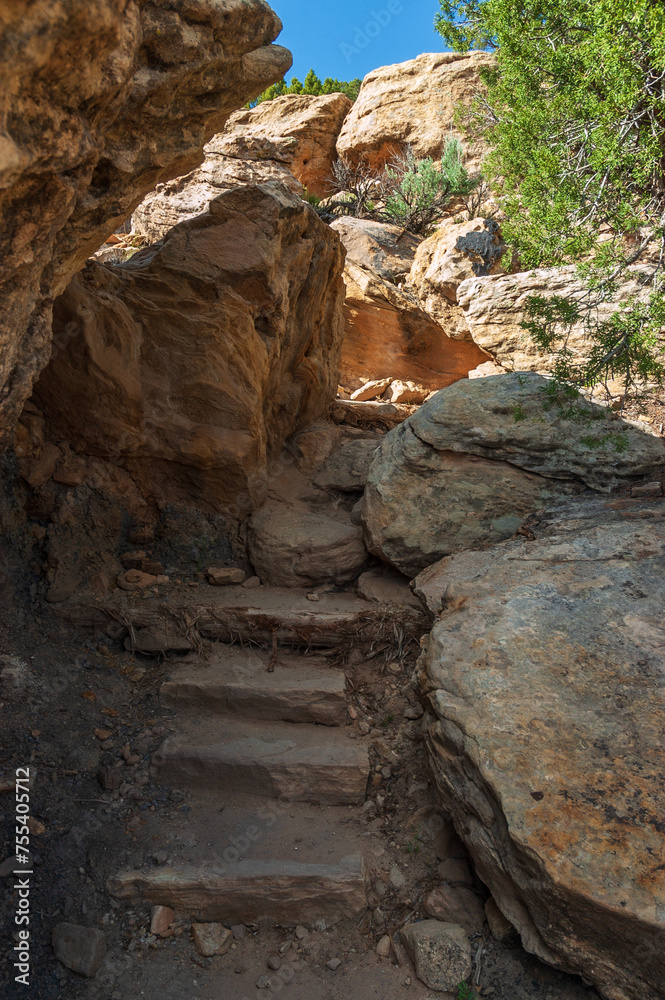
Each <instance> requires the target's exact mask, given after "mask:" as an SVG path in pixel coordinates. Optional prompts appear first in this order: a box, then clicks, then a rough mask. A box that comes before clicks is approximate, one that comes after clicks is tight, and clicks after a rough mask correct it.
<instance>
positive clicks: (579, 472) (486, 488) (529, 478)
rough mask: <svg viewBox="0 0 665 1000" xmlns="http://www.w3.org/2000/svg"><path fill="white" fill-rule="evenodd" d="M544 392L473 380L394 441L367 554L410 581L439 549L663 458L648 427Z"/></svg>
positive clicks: (516, 523) (383, 454)
mask: <svg viewBox="0 0 665 1000" xmlns="http://www.w3.org/2000/svg"><path fill="white" fill-rule="evenodd" d="M547 385H548V382H547V380H546V379H544V378H542V377H541V376H539V375H535V374H525V375H517V374H510V375H501V376H496V377H490V378H485V379H477V380H473V381H470V380H466V381H464V382H460V383H458V384H457V385H455V386H451V387H450V388H448V389H446V390H444V391H443V392H440V393H437V394H436V395H435V396H433V397H432V398H431V399H430V400H428V401H427V403H425V404H424V405H423V406H422V407H420V408H419V410H417V411H416V413H414V414H413V415H412V416H411V417H409V419H408V420H407V421H405V423H404V424H402V425H400V426H399V427H397V428H395V430H393V431H391V432H390V433H389V434H388V435H386V437H385V439H384V442H383V444H382V446H381V449H380V450H379V451H378V452H377V455H376V456H375V458H374V461H373V463H372V466H371V468H370V473H369V477H368V483H367V488H366V490H365V497H364V501H363V512H362V519H363V524H364V526H365V542H366V544H367V547H368V549H369V551H370V552H373V553H374V554H375V555H379V556H380V557H381V558H383V559H385V560H386V561H388V562H390V563H392V564H393V565H394V566H395V567H396V568H397V569H399V570H400V571H401V572H403V573H406V574H407V575H410V576H414V575H415V574H416V573H417V572H418V571H419V570H421V569H424V568H425V567H426V566H427V565H430V564H431V563H432V562H435V561H436V558H437V553H438V554H439V557H441V556H443V555H449V554H450V553H452V552H459V551H461V550H463V549H471V548H482V547H484V546H485V545H490V544H492V543H495V542H499V541H502V540H503V539H506V538H509V537H510V536H511V535H513V534H514V533H515V531H517V529H518V528H519V527H520V525H521V523H522V521H523V519H524V517H525V516H526V515H527V514H529V513H531V512H533V511H535V510H538V509H540V508H541V507H544V506H547V505H548V504H551V503H552V501H555V500H556V499H557V498H562V497H564V496H566V495H570V494H571V493H576V492H580V491H581V490H582V489H584V488H585V487H591V488H593V489H596V490H607V489H609V488H610V487H611V486H612V485H614V484H616V483H618V482H622V481H623V482H625V481H630V478H631V477H632V476H638V475H639V476H642V475H645V474H646V472H647V470H650V469H654V468H659V467H662V465H663V464H664V463H665V444H664V443H663V441H662V439H660V438H657V437H655V436H654V435H653V434H651V433H649V432H648V431H647V428H646V427H642V426H641V425H637V424H632V423H629V422H627V421H624V420H621V419H620V418H618V417H617V416H616V415H615V414H613V412H612V411H610V410H606V409H604V408H602V407H599V406H597V405H596V404H591V403H587V402H585V401H584V400H582V399H580V400H579V401H578V403H577V404H576V406H577V409H576V410H575V412H573V413H567V412H566V409H567V408H568V407H569V403H567V404H566V408H564V407H562V406H559V405H557V403H556V401H555V402H554V403H550V402H548V397H547V396H545V395H543V392H542V390H543V389H544V388H546V387H547Z"/></svg>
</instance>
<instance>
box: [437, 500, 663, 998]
mask: <svg viewBox="0 0 665 1000" xmlns="http://www.w3.org/2000/svg"><path fill="white" fill-rule="evenodd" d="M664 515H665V508H663V505H662V503H659V502H652V503H651V504H649V503H646V502H637V501H634V500H630V499H623V498H612V499H605V498H594V499H593V500H592V501H589V502H587V503H580V502H579V501H577V502H569V503H567V504H565V505H564V506H563V507H561V508H560V509H558V510H557V509H555V510H553V511H552V512H550V513H548V514H546V515H544V516H543V517H540V518H538V517H535V518H533V519H532V520H531V521H530V525H529V526H530V529H531V532H532V534H533V535H535V538H533V539H532V540H527V539H526V538H521V539H519V540H515V541H511V542H507V543H505V544H503V545H499V546H495V547H494V548H493V549H490V550H488V551H485V552H468V553H462V554H458V555H454V556H451V557H449V558H447V559H443V560H442V561H441V562H440V563H439V564H437V566H434V567H432V568H431V569H430V570H429V571H427V572H426V573H424V574H422V575H421V577H420V578H419V581H418V584H419V586H418V589H419V590H420V592H421V593H422V594H423V595H424V596H425V595H426V596H427V599H428V603H429V605H430V607H432V608H433V609H434V608H435V607H436V608H440V607H441V605H442V604H443V607H444V613H443V616H442V618H441V620H440V621H439V622H437V624H436V625H435V626H434V629H433V631H432V634H431V636H430V639H429V642H428V645H427V647H426V649H425V652H424V654H423V656H422V658H421V663H420V672H421V690H422V693H423V694H424V695H425V696H426V698H428V700H429V705H430V710H431V713H432V717H431V719H430V725H429V729H428V743H429V751H430V756H431V762H432V765H433V769H434V773H435V776H436V781H437V784H438V786H439V790H440V793H441V796H442V799H443V805H444V808H445V809H446V810H448V811H450V812H451V814H452V816H453V818H454V820H455V825H456V827H457V829H458V831H459V832H460V834H461V835H462V837H463V839H464V841H465V843H466V845H467V847H468V848H469V851H470V852H471V855H472V857H473V860H474V863H475V867H476V870H477V872H478V875H479V876H480V878H481V879H482V880H483V882H484V883H485V884H486V885H487V886H488V887H489V888H490V890H491V892H492V895H493V896H494V898H495V899H496V901H497V903H498V904H499V906H500V908H501V911H502V912H503V913H504V914H505V916H506V917H507V918H508V919H509V920H510V922H511V923H512V924H513V925H514V926H515V927H516V928H518V930H519V932H520V934H521V936H522V941H523V943H524V946H525V947H526V948H527V950H529V951H531V952H533V953H534V954H536V955H538V956H540V957H541V958H542V959H543V960H544V961H546V962H548V963H550V964H551V965H555V966H558V967H559V968H562V969H565V970H567V971H569V972H575V973H579V974H581V975H583V976H584V977H585V979H587V980H590V981H591V982H593V984H594V985H595V986H596V987H597V988H598V989H599V990H600V992H601V993H602V995H603V996H605V997H607V998H610V1000H643V998H644V997H647V996H649V997H654V998H655V997H662V996H663V995H664V994H663V978H664V974H665V880H664V877H663V870H662V858H663V856H664V854H665V830H664V828H663V822H662V816H663V809H664V805H665V802H664V800H665V791H664V789H663V772H664V769H665V759H664V754H663V741H662V733H663V729H664V728H665V705H664V703H663V692H664V690H665V687H664V678H665V655H664V649H665V646H664V642H665V631H664V629H663V617H662V608H663V600H664V599H665V593H664V586H663V574H662V566H663V559H664V558H665V516H664Z"/></svg>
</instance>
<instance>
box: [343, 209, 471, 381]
mask: <svg viewBox="0 0 665 1000" xmlns="http://www.w3.org/2000/svg"><path fill="white" fill-rule="evenodd" d="M332 228H333V229H334V230H336V232H338V233H339V235H340V237H341V240H342V243H343V244H344V246H345V248H346V250H347V258H346V266H345V270H344V282H345V285H346V299H345V303H344V312H345V319H346V332H345V335H344V344H343V347H342V359H341V372H340V377H341V380H342V384H343V385H344V386H346V387H347V388H351V389H356V388H358V387H359V386H361V385H362V384H363V382H365V381H367V379H368V378H371V379H383V378H389V379H403V380H410V381H414V382H416V383H418V385H421V386H424V387H425V388H426V389H430V390H434V389H441V388H443V387H444V386H446V385H451V384H452V383H453V382H456V381H457V380H458V379H461V378H466V376H467V373H468V372H469V371H470V370H471V369H473V368H475V367H476V366H477V365H479V364H481V363H482V362H483V361H485V360H487V358H486V355H484V354H483V353H482V351H480V350H479V349H478V348H477V347H476V346H475V345H474V344H461V343H459V342H457V341H456V340H454V339H452V336H449V335H448V334H449V333H451V334H452V332H453V330H454V325H453V323H449V324H448V325H447V328H446V329H445V330H444V329H442V327H441V326H440V325H439V324H438V323H437V322H435V321H434V320H433V319H432V318H431V317H430V316H428V315H427V314H426V313H425V312H423V310H422V309H421V308H420V306H419V303H418V301H417V299H416V298H415V297H414V296H413V295H410V294H408V293H407V292H406V291H405V290H404V289H403V287H401V286H402V283H403V280H404V279H405V277H406V275H407V274H408V271H409V268H410V266H411V264H412V262H413V259H414V256H415V254H416V251H417V246H418V241H417V239H416V238H415V237H413V236H409V235H406V236H405V235H404V234H403V233H402V231H401V230H400V229H399V228H398V227H397V226H391V225H387V224H384V223H379V222H369V221H367V220H365V219H338V220H336V221H335V222H333V224H332ZM400 279H402V280H400Z"/></svg>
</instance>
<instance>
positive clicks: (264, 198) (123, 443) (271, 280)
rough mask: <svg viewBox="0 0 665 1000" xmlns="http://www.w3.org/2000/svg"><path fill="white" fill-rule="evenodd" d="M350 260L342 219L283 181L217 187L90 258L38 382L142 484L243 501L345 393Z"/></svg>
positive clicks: (171, 493)
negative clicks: (273, 460) (126, 244)
mask: <svg viewBox="0 0 665 1000" xmlns="http://www.w3.org/2000/svg"><path fill="white" fill-rule="evenodd" d="M342 268H343V251H342V248H341V245H340V243H339V240H338V239H337V237H336V235H335V234H334V233H332V232H331V230H330V228H329V227H328V226H326V225H325V223H323V222H322V221H321V220H320V219H319V218H318V216H317V215H316V212H315V211H314V210H313V209H312V208H311V207H310V206H309V205H307V204H306V203H305V202H303V201H302V200H301V199H300V198H297V197H295V196H294V195H293V194H292V193H291V192H290V191H288V190H287V189H286V188H284V187H283V186H282V185H280V184H266V185H259V186H255V187H245V188H238V189H236V190H232V191H229V192H227V193H226V194H223V195H220V196H219V197H218V198H216V199H215V200H214V201H212V202H211V203H210V205H209V206H208V210H207V212H206V213H205V214H203V215H200V216H198V217H197V218H195V219H191V220H189V221H188V222H184V223H182V224H181V225H179V226H177V227H176V228H175V229H173V230H171V231H170V233H169V234H168V235H167V236H166V237H165V238H164V240H162V241H161V242H160V243H158V244H156V245H154V246H153V247H149V248H146V249H145V250H143V251H141V252H139V253H137V254H136V255H135V256H134V257H133V258H132V259H131V260H130V261H129V262H128V263H126V264H124V265H121V266H117V267H116V266H113V265H100V264H97V263H90V264H88V266H87V267H86V268H85V270H84V271H83V272H82V273H81V274H80V275H79V276H77V277H76V278H75V279H74V280H73V281H72V283H71V284H70V286H69V288H68V289H67V291H66V292H65V294H64V295H63V296H62V297H61V298H60V299H59V300H58V302H57V304H56V310H55V317H54V322H55V337H56V342H57V344H58V345H59V350H58V351H57V353H56V354H55V355H54V357H53V359H52V360H51V362H50V364H49V366H48V367H47V368H46V369H45V371H44V372H43V374H42V376H41V378H40V380H39V382H38V384H37V386H36V387H35V399H36V401H37V403H38V405H39V406H40V408H41V410H42V412H43V413H44V414H45V416H46V419H47V425H48V427H49V430H50V434H51V435H52V437H55V439H56V440H61V439H65V440H69V441H70V442H71V443H72V445H73V446H74V448H75V449H76V450H78V451H80V452H85V453H88V454H93V455H100V456H105V457H108V456H110V457H111V458H112V459H113V460H114V461H115V463H116V464H119V465H123V466H124V467H125V468H126V469H127V470H129V471H130V473H131V474H132V476H133V477H134V479H135V481H136V482H137V483H139V485H140V486H141V488H142V490H143V492H144V493H145V494H146V495H149V496H152V495H157V496H161V497H163V498H165V499H166V500H170V501H172V502H184V503H193V504H196V505H198V506H199V507H200V508H202V509H208V510H210V509H211V510H213V511H224V512H227V513H229V514H232V515H233V516H236V515H237V516H241V517H242V516H245V515H246V514H248V513H249V512H250V511H251V510H252V509H254V508H255V507H257V506H259V505H260V504H261V503H262V502H263V501H264V499H265V497H266V489H267V463H268V460H269V458H270V456H272V455H276V454H277V453H278V452H279V450H280V449H281V446H282V444H283V442H284V441H285V440H286V438H288V437H289V436H290V435H291V434H293V433H294V432H295V431H297V430H299V429H300V428H302V427H305V426H306V425H308V424H311V423H312V422H313V421H315V420H316V419H317V418H318V417H320V416H321V415H323V414H324V413H326V412H327V410H328V408H329V406H330V403H331V401H332V399H333V398H334V396H335V393H336V389H337V368H338V362H339V352H340V348H341V342H342V337H343V315H342V300H343V294H344V290H343V283H342Z"/></svg>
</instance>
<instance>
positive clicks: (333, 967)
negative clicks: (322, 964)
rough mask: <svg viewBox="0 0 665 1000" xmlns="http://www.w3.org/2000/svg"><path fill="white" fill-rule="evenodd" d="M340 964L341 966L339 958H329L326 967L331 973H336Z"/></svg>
mask: <svg viewBox="0 0 665 1000" xmlns="http://www.w3.org/2000/svg"><path fill="white" fill-rule="evenodd" d="M341 964H342V959H341V958H331V959H330V961H329V962H326V965H327V966H328V968H329V969H330V971H331V972H337V970H338V969H339V967H340V965H341Z"/></svg>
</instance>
